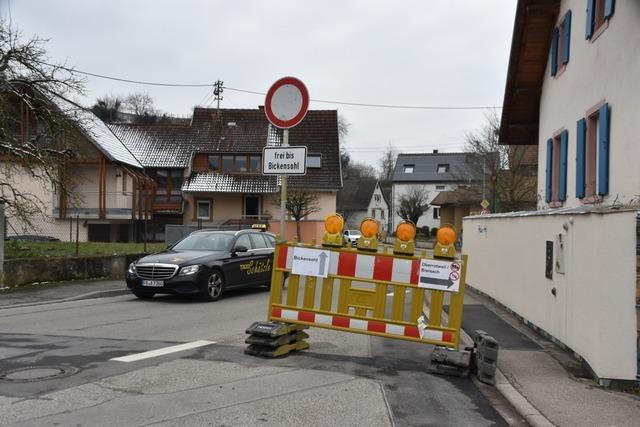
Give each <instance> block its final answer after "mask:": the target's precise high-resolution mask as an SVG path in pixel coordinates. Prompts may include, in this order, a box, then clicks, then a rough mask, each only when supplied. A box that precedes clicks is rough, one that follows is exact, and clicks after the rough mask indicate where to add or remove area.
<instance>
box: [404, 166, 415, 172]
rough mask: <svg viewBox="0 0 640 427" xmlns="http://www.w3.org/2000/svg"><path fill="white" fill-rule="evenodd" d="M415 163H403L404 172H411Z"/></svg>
mask: <svg viewBox="0 0 640 427" xmlns="http://www.w3.org/2000/svg"><path fill="white" fill-rule="evenodd" d="M415 166H416V165H404V169H403V170H404V173H413V169H414V168H415Z"/></svg>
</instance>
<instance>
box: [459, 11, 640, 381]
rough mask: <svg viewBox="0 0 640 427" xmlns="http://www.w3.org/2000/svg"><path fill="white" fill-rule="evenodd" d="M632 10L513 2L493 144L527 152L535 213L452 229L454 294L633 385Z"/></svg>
mask: <svg viewBox="0 0 640 427" xmlns="http://www.w3.org/2000/svg"><path fill="white" fill-rule="evenodd" d="M638 82H640V2H638V1H622V0H619V1H614V0H518V5H517V8H516V16H515V23H514V29H513V37H512V43H511V52H510V59H509V68H508V72H507V81H506V88H505V95H504V101H503V111H502V118H501V126H500V135H499V141H500V143H501V144H507V145H514V146H516V145H528V146H533V147H537V150H538V158H539V163H538V186H537V193H538V202H537V210H535V211H530V212H515V213H508V214H493V215H484V216H471V217H466V218H465V219H464V220H463V224H464V230H465V233H464V237H465V238H464V246H463V252H465V253H468V254H469V259H470V260H472V261H470V263H469V266H468V270H467V283H468V284H469V285H470V286H471V287H473V288H476V289H477V290H479V291H481V292H483V293H484V294H487V295H489V296H490V297H492V298H493V299H494V300H496V301H497V302H498V303H500V304H502V305H503V306H505V307H507V308H508V309H509V310H511V311H513V312H515V313H516V314H517V315H518V316H520V317H521V318H522V320H523V322H524V323H525V324H526V325H527V326H530V327H533V328H534V329H535V330H536V331H537V332H539V333H542V334H543V335H546V336H548V337H550V338H552V339H553V341H554V342H556V343H557V344H558V345H560V346H561V347H564V348H566V349H568V350H570V351H571V352H572V353H573V354H575V355H576V356H577V357H578V359H579V361H580V362H582V364H583V366H584V368H585V369H586V370H587V371H588V372H590V373H591V374H592V376H593V377H594V378H595V379H596V380H597V381H598V382H599V383H600V384H601V385H608V384H611V383H612V382H613V381H618V380H625V381H636V380H637V378H640V377H639V376H638V375H639V374H640V370H639V364H640V362H639V361H640V358H639V356H640V352H639V351H638V350H639V348H638V343H640V311H639V310H638V308H637V307H640V299H639V298H638V296H640V275H639V274H638V273H637V272H638V271H640V263H639V260H640V251H639V248H640V245H639V242H640V240H639V235H640V228H639V227H637V224H638V223H640V222H638V218H639V217H638V210H639V208H640V167H638V159H639V158H640V120H639V119H640V115H639V111H640V88H639V86H638Z"/></svg>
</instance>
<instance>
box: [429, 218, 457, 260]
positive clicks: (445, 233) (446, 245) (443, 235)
mask: <svg viewBox="0 0 640 427" xmlns="http://www.w3.org/2000/svg"><path fill="white" fill-rule="evenodd" d="M457 237H458V233H456V229H455V228H453V225H451V224H444V225H442V226H441V227H440V229H439V230H438V233H437V234H436V246H435V247H434V248H433V256H434V257H438V258H455V257H456V248H455V247H454V246H453V244H454V243H455V241H456V238H457Z"/></svg>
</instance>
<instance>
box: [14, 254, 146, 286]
mask: <svg viewBox="0 0 640 427" xmlns="http://www.w3.org/2000/svg"><path fill="white" fill-rule="evenodd" d="M144 255H145V254H133V255H112V256H99V257H98V256H95V257H78V258H37V259H36V258H33V259H10V260H5V262H4V286H8V287H17V286H21V285H25V284H28V283H35V282H62V281H67V280H82V279H95V278H100V277H106V278H112V279H124V275H125V272H126V270H127V267H128V266H129V264H130V263H131V262H133V261H134V260H136V259H138V258H140V257H142V256H144Z"/></svg>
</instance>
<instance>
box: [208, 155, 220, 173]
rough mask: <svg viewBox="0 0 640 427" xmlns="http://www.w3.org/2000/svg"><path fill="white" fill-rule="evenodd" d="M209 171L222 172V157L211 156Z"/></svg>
mask: <svg viewBox="0 0 640 427" xmlns="http://www.w3.org/2000/svg"><path fill="white" fill-rule="evenodd" d="M209 169H211V170H212V171H213V172H219V171H220V156H218V155H215V154H214V155H211V156H209Z"/></svg>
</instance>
